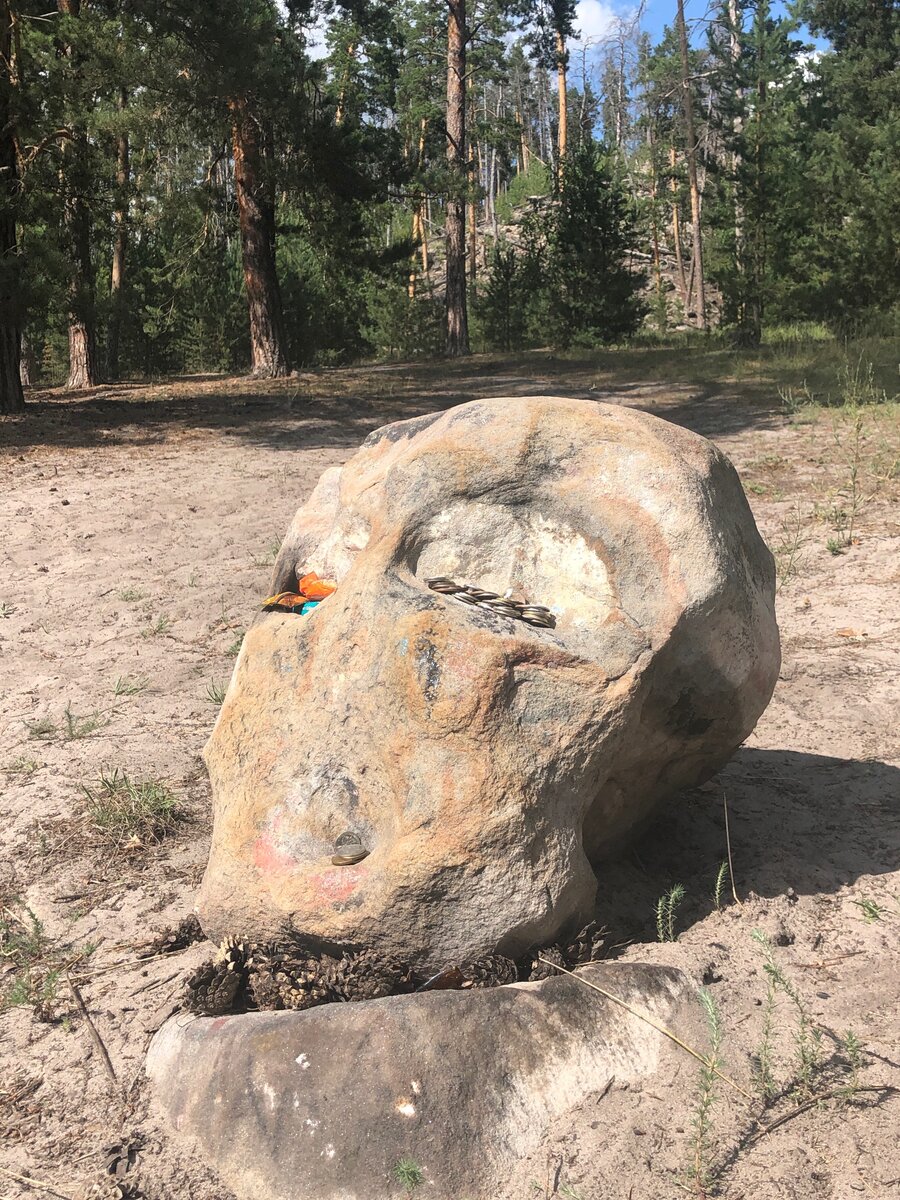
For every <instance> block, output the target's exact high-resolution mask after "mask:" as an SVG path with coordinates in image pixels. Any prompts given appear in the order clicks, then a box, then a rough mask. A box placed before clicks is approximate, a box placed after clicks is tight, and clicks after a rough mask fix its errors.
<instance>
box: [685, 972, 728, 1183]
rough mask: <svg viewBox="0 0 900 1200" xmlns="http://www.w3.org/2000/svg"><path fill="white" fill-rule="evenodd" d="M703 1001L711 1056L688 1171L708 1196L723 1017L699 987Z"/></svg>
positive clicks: (704, 1068)
mask: <svg viewBox="0 0 900 1200" xmlns="http://www.w3.org/2000/svg"><path fill="white" fill-rule="evenodd" d="M700 1004H701V1006H702V1008H703V1016H704V1019H705V1021H706V1029H707V1033H708V1034H709V1047H710V1048H709V1055H708V1056H707V1060H706V1062H705V1063H704V1064H703V1066H702V1067H701V1068H700V1078H699V1081H698V1093H697V1105H696V1108H695V1109H694V1116H693V1119H692V1121H691V1127H692V1129H693V1132H694V1139H693V1141H694V1146H693V1159H692V1162H691V1164H690V1167H689V1170H688V1174H689V1176H690V1178H691V1179H692V1180H693V1181H694V1184H695V1186H696V1189H697V1191H698V1192H699V1193H700V1195H701V1196H705V1195H706V1194H707V1192H708V1191H709V1189H710V1188H711V1187H712V1185H713V1182H714V1179H715V1173H714V1171H713V1167H712V1163H711V1153H712V1140H711V1135H712V1109H713V1105H714V1104H715V1101H716V1083H717V1072H718V1071H720V1070H721V1069H722V1041H723V1031H722V1016H721V1013H720V1012H719V1008H718V1005H717V1004H716V1002H715V1000H714V998H713V996H712V994H711V993H710V992H709V991H708V990H707V989H706V988H701V989H700Z"/></svg>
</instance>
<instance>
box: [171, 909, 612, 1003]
mask: <svg viewBox="0 0 900 1200" xmlns="http://www.w3.org/2000/svg"><path fill="white" fill-rule="evenodd" d="M605 933H606V931H605V930H604V929H599V928H598V927H597V925H596V923H591V924H590V925H588V926H586V927H585V928H584V929H583V930H582V931H581V932H580V933H579V934H578V935H577V936H576V937H575V938H574V939H573V940H572V941H571V942H569V943H568V944H566V945H564V946H562V945H554V946H547V947H545V948H544V949H541V950H538V951H535V952H533V953H531V954H528V955H526V957H525V958H524V959H521V960H519V962H514V961H513V959H511V958H505V957H504V956H503V955H502V954H489V955H486V956H485V957H484V958H479V959H476V960H474V961H473V962H469V963H465V964H462V965H461V966H452V967H448V968H447V969H446V970H444V971H441V972H439V973H438V974H437V975H435V976H433V977H432V978H431V979H429V980H425V981H424V982H422V981H419V980H417V979H416V978H415V977H414V975H413V972H412V970H411V968H410V967H409V966H408V965H407V964H406V963H402V962H400V961H399V960H398V959H395V958H392V957H390V956H389V955H385V954H379V953H378V952H377V951H375V950H360V951H358V952H357V953H348V954H344V955H343V956H342V957H340V958H335V957H332V956H331V955H328V954H317V955H314V954H310V953H309V951H306V950H301V949H300V948H299V947H298V946H296V945H295V944H291V943H288V944H285V945H276V944H271V945H267V946H256V945H251V944H250V943H249V942H243V941H239V940H238V939H237V938H226V939H225V941H224V942H222V944H221V946H220V947H219V952H218V954H217V955H216V957H215V958H214V959H211V960H210V961H209V962H205V963H202V964H201V965H200V966H199V967H198V968H197V969H196V970H195V971H194V972H192V974H191V975H190V976H189V977H188V979H187V981H186V983H185V994H184V1003H185V1007H186V1008H187V1009H188V1010H189V1011H190V1012H193V1013H198V1014H201V1015H203V1016H224V1015H226V1014H227V1013H234V1012H244V1011H246V1010H248V1009H284V1008H292V1009H304V1008H314V1007H315V1006H316V1005H319V1004H333V1003H342V1002H344V1003H345V1002H347V1001H353V1000H377V999H379V998H380V997H382V996H396V995H402V994H403V993H406V992H413V991H417V990H419V991H426V990H434V989H446V988H484V987H499V986H500V985H501V984H504V983H515V982H516V981H522V982H524V981H526V980H536V979H547V978H549V977H550V976H551V975H555V974H556V971H555V969H554V967H553V966H551V965H548V963H547V962H542V961H541V959H546V960H549V963H554V964H556V965H558V966H561V967H568V968H570V969H571V968H573V967H577V966H582V965H584V964H585V963H588V962H593V961H595V960H596V959H598V958H600V956H601V952H602V950H603V946H604V938H605Z"/></svg>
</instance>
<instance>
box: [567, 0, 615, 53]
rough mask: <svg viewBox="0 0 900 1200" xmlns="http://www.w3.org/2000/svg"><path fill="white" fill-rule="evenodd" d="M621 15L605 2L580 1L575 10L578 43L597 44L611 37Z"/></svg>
mask: <svg viewBox="0 0 900 1200" xmlns="http://www.w3.org/2000/svg"><path fill="white" fill-rule="evenodd" d="M618 19H619V14H618V13H617V12H616V11H615V9H613V8H612V6H611V5H609V4H604V3H603V0H578V7H577V8H576V10H575V29H576V34H575V37H574V38H573V39H572V40H573V41H576V42H589V43H590V42H597V41H601V40H602V39H603V38H605V37H609V35H610V33H611V32H612V29H613V27H614V25H615V24H616V22H617V21H618Z"/></svg>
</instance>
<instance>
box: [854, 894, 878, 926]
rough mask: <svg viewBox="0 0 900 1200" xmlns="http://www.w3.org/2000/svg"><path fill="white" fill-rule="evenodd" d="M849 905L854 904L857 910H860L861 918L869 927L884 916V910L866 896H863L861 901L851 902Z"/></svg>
mask: <svg viewBox="0 0 900 1200" xmlns="http://www.w3.org/2000/svg"><path fill="white" fill-rule="evenodd" d="M851 903H852V904H855V905H856V907H857V908H861V909H862V914H863V918H864V920H865V922H866V924H867V925H871V924H872V922H873V921H880V920H881V918H882V916H883V915H884V909H883V908H882V907H881V905H880V904H876V902H875V901H874V900H869V899H868V898H867V897H866V896H863V898H862V899H861V900H853V901H851Z"/></svg>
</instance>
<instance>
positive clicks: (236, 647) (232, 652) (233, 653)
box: [225, 629, 244, 658]
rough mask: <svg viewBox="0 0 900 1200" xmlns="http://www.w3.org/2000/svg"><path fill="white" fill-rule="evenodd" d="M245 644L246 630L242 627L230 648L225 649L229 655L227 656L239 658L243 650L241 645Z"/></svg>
mask: <svg viewBox="0 0 900 1200" xmlns="http://www.w3.org/2000/svg"><path fill="white" fill-rule="evenodd" d="M243 644H244V631H243V629H242V630H241V632H240V633H239V634H238V635H237V637H236V638H235V639H234V641H233V642H232V643H231V645H230V646H229V647H228V649H227V650H226V651H225V654H226V655H227V657H228V658H237V656H238V655H239V654H240V652H241V646H242V645H243Z"/></svg>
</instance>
